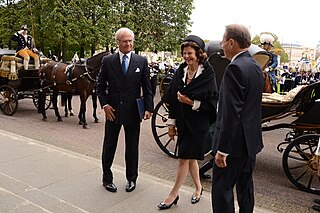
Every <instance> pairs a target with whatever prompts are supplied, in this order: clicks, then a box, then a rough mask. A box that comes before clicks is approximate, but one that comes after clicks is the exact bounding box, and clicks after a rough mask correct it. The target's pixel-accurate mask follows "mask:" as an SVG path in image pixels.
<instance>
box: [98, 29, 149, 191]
mask: <svg viewBox="0 0 320 213" xmlns="http://www.w3.org/2000/svg"><path fill="white" fill-rule="evenodd" d="M115 38H116V42H117V44H118V47H119V52H118V53H115V54H113V55H109V56H106V57H104V58H103V60H102V67H101V71H100V74H99V76H98V81H97V95H98V97H99V101H100V104H101V107H102V108H103V110H104V112H105V115H106V123H105V136H104V143H103V151H102V168H103V178H102V182H103V186H104V187H105V188H106V190H108V191H110V192H116V191H117V187H116V185H115V184H114V183H113V174H112V171H111V166H112V163H113V159H114V155H115V152H116V148H117V143H118V137H119V132H120V129H121V127H122V126H123V128H124V133H125V162H126V179H127V181H128V182H127V186H126V191H127V192H131V191H133V190H134V189H135V187H136V180H137V177H138V158H139V156H138V152H139V135H140V123H141V117H140V115H139V110H138V106H137V101H136V100H137V99H138V98H140V97H141V89H142V92H143V98H144V99H143V100H144V109H145V111H144V116H143V119H144V120H146V119H149V118H150V116H151V111H152V110H153V95H152V91H151V86H150V78H149V69H148V62H147V59H146V58H144V57H142V56H139V55H136V54H134V53H133V52H131V51H132V50H133V42H134V33H133V32H132V31H131V30H130V29H128V28H120V29H119V30H118V31H117V32H116V34H115Z"/></svg>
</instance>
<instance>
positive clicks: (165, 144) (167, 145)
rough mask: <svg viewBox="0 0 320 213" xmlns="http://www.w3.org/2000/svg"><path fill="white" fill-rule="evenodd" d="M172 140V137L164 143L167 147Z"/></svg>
mask: <svg viewBox="0 0 320 213" xmlns="http://www.w3.org/2000/svg"><path fill="white" fill-rule="evenodd" d="M171 141H172V139H171V138H170V139H169V140H168V141H167V143H166V144H165V145H164V147H166V148H167V146H168V145H169V144H170V142H171Z"/></svg>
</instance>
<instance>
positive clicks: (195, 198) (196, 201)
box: [191, 187, 203, 204]
mask: <svg viewBox="0 0 320 213" xmlns="http://www.w3.org/2000/svg"><path fill="white" fill-rule="evenodd" d="M202 192H203V187H202V189H201V193H200V196H199V197H196V196H194V194H193V195H192V197H191V203H192V204H196V203H198V202H199V201H200V198H201V195H202Z"/></svg>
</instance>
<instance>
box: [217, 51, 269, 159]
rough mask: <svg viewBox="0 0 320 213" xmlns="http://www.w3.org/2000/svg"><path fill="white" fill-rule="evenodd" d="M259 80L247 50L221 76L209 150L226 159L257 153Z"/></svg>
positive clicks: (260, 79) (261, 84)
mask: <svg viewBox="0 0 320 213" xmlns="http://www.w3.org/2000/svg"><path fill="white" fill-rule="evenodd" d="M262 91H263V77H262V71H261V68H260V66H259V65H258V64H257V63H256V61H255V60H254V59H253V58H252V57H251V56H250V54H249V52H248V51H245V52H243V53H241V54H240V55H238V56H237V57H236V58H235V60H234V61H232V62H231V63H230V64H229V65H228V66H227V67H226V71H225V73H224V76H223V79H222V83H221V86H220V90H219V92H220V94H219V107H218V115H217V121H216V127H215V131H214V140H213V151H214V153H215V152H217V151H221V152H224V153H228V154H229V156H230V157H250V158H255V156H256V153H258V152H259V151H261V149H262V147H263V144H262V131H261V101H262Z"/></svg>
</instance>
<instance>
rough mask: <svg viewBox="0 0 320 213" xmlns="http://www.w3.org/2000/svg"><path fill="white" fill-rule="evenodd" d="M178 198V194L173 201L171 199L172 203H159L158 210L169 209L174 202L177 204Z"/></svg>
mask: <svg viewBox="0 0 320 213" xmlns="http://www.w3.org/2000/svg"><path fill="white" fill-rule="evenodd" d="M178 200H179V195H177V197H176V199H174V201H173V202H172V203H170V204H165V203H164V202H161V203H160V204H159V205H158V208H159V209H160V210H163V209H170V208H171V206H172V205H173V204H174V205H177V203H178Z"/></svg>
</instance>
